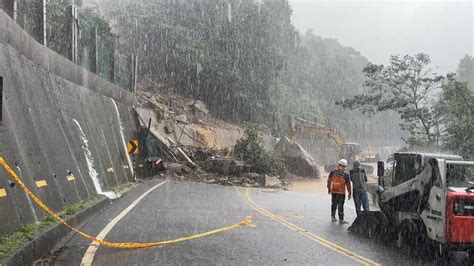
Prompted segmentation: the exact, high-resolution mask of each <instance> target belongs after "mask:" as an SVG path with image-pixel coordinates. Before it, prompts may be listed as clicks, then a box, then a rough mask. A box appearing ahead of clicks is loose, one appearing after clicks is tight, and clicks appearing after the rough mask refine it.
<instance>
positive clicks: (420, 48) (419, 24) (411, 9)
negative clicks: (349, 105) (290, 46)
mask: <svg viewBox="0 0 474 266" xmlns="http://www.w3.org/2000/svg"><path fill="white" fill-rule="evenodd" d="M289 1H290V4H291V6H292V9H293V16H292V21H293V23H294V25H295V26H296V28H297V29H298V30H299V31H300V32H301V33H303V34H304V33H305V32H306V30H308V29H314V33H315V34H318V35H320V36H322V37H326V38H336V39H338V40H339V42H340V43H341V44H342V45H344V46H351V47H353V48H355V49H356V50H358V51H360V52H361V53H362V55H364V56H365V57H367V58H368V59H369V60H370V61H371V62H373V63H378V64H386V63H387V62H388V58H389V56H390V55H391V54H402V55H404V54H414V53H418V52H424V53H428V54H429V55H430V56H431V59H432V63H433V66H438V67H439V69H438V71H437V72H438V73H445V72H449V71H455V70H456V69H457V65H458V63H459V60H460V59H461V58H462V57H464V55H465V54H469V55H473V52H474V48H473V44H474V26H473V17H474V4H473V3H472V1H467V0H463V1H457V2H456V1H440V0H432V1H385V0H378V1H362V0H346V1H340V0H332V1H329V0H328V1H323V0H289Z"/></svg>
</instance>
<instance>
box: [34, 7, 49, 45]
mask: <svg viewBox="0 0 474 266" xmlns="http://www.w3.org/2000/svg"><path fill="white" fill-rule="evenodd" d="M46 3H47V2H46V0H40V1H37V2H36V10H37V12H38V13H37V14H39V15H38V20H39V21H38V29H37V33H36V34H35V35H36V36H37V40H38V42H39V43H41V44H43V45H44V46H47V45H48V41H47V35H46V29H47V21H46Z"/></svg>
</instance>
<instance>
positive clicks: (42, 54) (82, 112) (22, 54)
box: [0, 10, 137, 237]
mask: <svg viewBox="0 0 474 266" xmlns="http://www.w3.org/2000/svg"><path fill="white" fill-rule="evenodd" d="M0 76H1V77H2V78H3V98H2V100H3V108H2V110H1V111H2V114H3V121H2V124H1V125H0V155H1V156H3V157H4V158H5V160H6V161H7V162H8V163H9V164H10V166H11V167H13V169H14V170H15V172H16V173H17V174H18V175H19V176H20V177H21V178H22V179H23V181H24V182H25V183H26V185H27V186H28V187H29V188H30V189H31V190H32V191H33V192H34V193H35V194H36V195H37V196H38V197H39V198H41V199H42V200H43V201H44V202H45V203H46V204H47V205H48V206H49V207H50V208H52V209H53V210H55V211H62V210H64V209H65V208H67V206H70V205H72V204H73V203H76V202H79V201H80V200H83V199H85V198H87V197H89V196H91V195H94V194H96V193H98V192H99V191H107V190H109V189H110V188H112V187H115V186H117V185H120V184H124V183H126V182H129V181H132V180H133V176H132V170H131V169H130V166H129V159H128V154H127V152H126V148H125V146H124V143H126V142H127V141H129V140H132V139H135V138H136V135H137V127H136V123H137V121H136V117H135V115H134V111H133V108H132V105H134V104H135V103H136V100H135V97H134V95H133V94H131V93H129V92H127V91H125V90H123V89H121V88H119V87H117V86H115V85H113V84H112V83H110V82H108V81H105V80H102V79H101V78H100V77H98V76H97V75H95V74H92V73H90V72H88V71H87V70H86V69H84V68H81V67H79V66H77V65H75V64H73V63H72V62H70V61H68V60H67V59H65V58H63V57H61V56H59V55H58V54H56V53H55V52H53V51H51V50H49V49H47V48H46V47H44V46H42V45H41V44H39V43H37V42H36V41H35V40H34V39H33V38H31V37H30V36H28V34H26V33H25V32H24V31H23V30H22V29H21V28H20V27H19V26H18V25H17V24H16V23H14V22H13V21H12V20H11V19H10V18H9V17H7V15H6V14H5V13H4V12H3V11H2V10H0ZM124 166H126V167H125V168H124ZM127 168H128V169H127ZM69 174H72V175H73V176H74V179H71V178H70V179H69V180H68V175H69ZM9 180H10V178H9V176H8V175H7V174H6V172H5V171H3V170H1V169H0V189H5V190H6V191H7V196H6V197H0V212H1V213H2V215H0V223H1V224H2V226H1V227H0V237H1V236H3V235H5V234H8V233H10V232H12V231H14V230H16V229H18V228H19V227H20V226H22V225H25V224H28V223H32V222H35V221H38V220H41V219H44V216H45V214H44V212H43V211H42V210H41V209H40V208H39V207H37V206H36V205H35V204H34V203H33V202H32V201H31V200H30V199H29V198H28V197H27V196H26V194H25V193H24V192H23V191H22V190H21V189H20V188H19V187H18V186H14V187H10V185H9ZM43 180H44V181H46V183H47V185H46V186H42V187H39V186H37V183H36V182H37V181H43ZM97 184H99V186H100V188H97Z"/></svg>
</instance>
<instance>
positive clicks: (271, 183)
mask: <svg viewBox="0 0 474 266" xmlns="http://www.w3.org/2000/svg"><path fill="white" fill-rule="evenodd" d="M264 178H265V187H268V188H281V186H282V183H281V181H280V179H278V177H276V176H269V175H264Z"/></svg>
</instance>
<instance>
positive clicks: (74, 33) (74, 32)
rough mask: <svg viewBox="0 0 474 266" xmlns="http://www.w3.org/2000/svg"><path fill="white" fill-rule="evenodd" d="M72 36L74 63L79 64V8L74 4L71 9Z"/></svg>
mask: <svg viewBox="0 0 474 266" xmlns="http://www.w3.org/2000/svg"><path fill="white" fill-rule="evenodd" d="M70 12H71V13H70V23H69V27H70V34H71V51H70V52H71V54H70V59H71V61H72V62H74V63H77V35H78V34H77V17H78V16H77V7H76V6H75V5H74V4H72V5H71V9H70Z"/></svg>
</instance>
